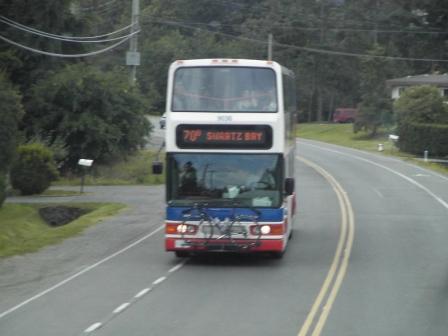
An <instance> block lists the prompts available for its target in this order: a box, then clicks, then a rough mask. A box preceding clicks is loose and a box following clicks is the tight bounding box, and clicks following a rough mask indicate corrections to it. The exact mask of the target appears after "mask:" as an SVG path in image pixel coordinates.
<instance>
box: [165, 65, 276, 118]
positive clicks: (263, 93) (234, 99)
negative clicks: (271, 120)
mask: <svg viewBox="0 0 448 336" xmlns="http://www.w3.org/2000/svg"><path fill="white" fill-rule="evenodd" d="M277 105H278V103H277V90H276V80H275V72H274V71H273V70H272V69H268V68H250V67H247V68H246V67H228V66H226V67H223V66H222V67H183V68H179V69H177V70H176V72H175V76H174V83H173V99H172V102H171V108H172V111H177V112H181V111H183V112H190V111H195V112H276V111H277Z"/></svg>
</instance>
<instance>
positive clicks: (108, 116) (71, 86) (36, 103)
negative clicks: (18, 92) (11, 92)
mask: <svg viewBox="0 0 448 336" xmlns="http://www.w3.org/2000/svg"><path fill="white" fill-rule="evenodd" d="M145 106H146V105H145V103H144V100H143V98H142V97H141V96H140V95H139V93H138V90H137V89H136V88H131V87H129V84H128V77H127V74H120V73H119V74H116V73H115V74H114V73H102V72H100V71H99V70H97V69H96V68H94V67H91V66H90V67H89V66H85V65H83V64H78V65H69V66H67V67H66V68H65V69H64V70H63V71H61V72H59V73H56V74H54V75H52V76H50V77H48V78H46V79H44V80H42V81H40V82H39V83H37V84H36V85H35V86H34V87H33V90H32V99H31V100H30V103H29V104H28V106H27V111H28V112H27V114H26V115H25V117H24V122H23V123H22V127H23V128H24V130H25V132H26V135H27V136H28V137H33V136H36V135H40V136H42V137H44V138H50V139H52V140H56V139H63V140H64V141H65V144H66V147H67V150H68V157H67V162H66V164H65V168H74V167H75V166H76V163H77V161H78V160H79V159H80V158H88V159H93V160H95V161H96V162H106V161H108V160H110V159H113V158H123V157H126V156H127V155H128V154H130V153H132V152H133V151H135V150H137V149H138V148H141V147H142V146H143V145H144V144H145V141H146V140H145V139H146V136H148V134H149V132H150V129H151V127H150V124H149V121H148V120H147V119H146V118H145V116H144V111H145Z"/></svg>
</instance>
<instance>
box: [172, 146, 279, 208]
mask: <svg viewBox="0 0 448 336" xmlns="http://www.w3.org/2000/svg"><path fill="white" fill-rule="evenodd" d="M167 171H168V176H167V184H168V189H167V199H168V202H169V204H170V205H172V206H192V205H193V204H194V203H198V202H204V203H207V204H208V205H209V206H220V207H269V208H270V207H279V206H280V205H281V202H282V197H281V193H282V183H281V181H282V180H283V176H282V172H283V160H282V156H281V155H279V154H211V153H210V154H201V155H197V154H191V153H188V154H180V153H176V154H169V156H168V170H167Z"/></svg>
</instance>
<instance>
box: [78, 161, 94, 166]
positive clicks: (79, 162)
mask: <svg viewBox="0 0 448 336" xmlns="http://www.w3.org/2000/svg"><path fill="white" fill-rule="evenodd" d="M78 164H79V165H80V166H84V167H91V166H92V164H93V160H89V159H79V161H78Z"/></svg>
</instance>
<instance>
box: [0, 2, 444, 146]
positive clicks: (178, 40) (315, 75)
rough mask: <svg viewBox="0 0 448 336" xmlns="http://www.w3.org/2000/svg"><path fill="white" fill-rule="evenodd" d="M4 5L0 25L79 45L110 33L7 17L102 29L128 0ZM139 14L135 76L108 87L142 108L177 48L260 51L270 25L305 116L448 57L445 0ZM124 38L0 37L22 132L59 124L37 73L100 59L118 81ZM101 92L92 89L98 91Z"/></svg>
mask: <svg viewBox="0 0 448 336" xmlns="http://www.w3.org/2000/svg"><path fill="white" fill-rule="evenodd" d="M24 9H25V10H24ZM0 13H1V15H2V16H1V20H0V26H1V29H0V30H1V32H2V34H1V35H2V36H3V37H6V38H8V39H10V40H12V41H15V42H17V43H20V44H23V45H26V46H29V47H32V48H35V49H39V50H45V51H47V52H52V53H59V54H79V53H89V52H92V51H94V50H98V49H101V48H104V47H106V46H108V45H111V44H113V43H114V42H108V43H103V44H87V43H84V44H82V43H73V42H66V41H61V40H56V39H54V38H52V37H48V36H45V35H35V34H30V33H29V32H27V31H23V30H20V29H18V28H17V26H14V25H10V24H7V23H8V22H9V21H7V22H6V23H5V19H6V20H13V21H15V22H17V23H20V24H22V25H24V26H26V27H32V28H34V29H37V30H39V31H43V32H47V33H51V34H58V35H65V36H100V35H102V34H104V33H108V32H112V31H115V30H117V29H119V28H121V27H124V26H127V25H129V24H130V22H131V21H130V20H131V1H122V0H73V1H70V0H63V1H51V0H42V1H39V2H35V1H29V0H14V1H12V0H3V1H2V2H1V3H0ZM139 19H140V29H141V32H140V34H139V37H138V49H139V51H140V52H141V65H140V66H139V67H138V71H137V85H136V86H135V87H134V88H130V87H127V86H126V85H125V84H123V87H122V88H119V87H117V85H116V86H115V88H114V89H115V90H118V91H119V90H121V89H123V90H127V89H129V90H133V92H134V93H135V95H138V96H139V97H138V99H139V101H140V103H139V104H140V105H141V106H140V105H139V104H137V105H138V106H140V107H139V108H141V109H143V110H144V112H146V113H147V112H151V111H153V112H157V113H161V111H162V110H163V109H164V102H165V86H166V72H167V68H168V65H169V64H170V62H172V61H173V60H175V59H187V58H214V57H231V58H255V59H266V58H267V49H268V48H267V40H268V35H269V34H272V35H273V38H274V47H273V56H274V57H273V58H274V60H276V61H278V62H280V63H281V64H283V65H285V66H287V67H289V68H290V69H292V70H294V71H295V72H296V74H297V84H298V91H299V92H298V95H299V110H300V119H301V120H302V121H315V120H319V121H324V120H328V119H329V118H331V113H332V111H334V109H335V108H336V107H354V106H358V105H359V104H360V103H361V102H364V103H365V104H367V105H368V104H369V101H376V100H378V99H379V98H378V97H372V95H373V94H376V95H377V96H381V95H383V91H384V87H383V86H384V83H383V81H384V80H385V79H388V78H393V77H401V76H406V75H415V74H423V73H435V72H439V73H444V72H447V71H448V62H443V61H440V60H446V59H448V57H447V56H448V29H447V28H448V2H447V1H445V0H419V1H416V0H415V1H414V0H412V1H409V0H264V1H259V0H244V1H243V0H240V1H239V0H195V1H192V0H140V17H139ZM128 31H129V30H126V31H124V32H121V33H120V34H121V35H123V34H127V33H128ZM120 34H118V35H120ZM115 36H117V35H115ZM127 48H128V43H124V44H123V45H121V46H119V47H117V48H114V49H113V50H111V51H109V52H107V53H102V54H99V55H96V56H90V57H78V58H59V57H52V56H47V55H40V54H38V53H36V52H33V51H29V50H24V49H22V48H20V47H17V46H14V45H11V44H10V43H7V42H5V41H4V40H0V62H1V63H0V64H1V70H0V71H1V72H2V73H3V75H2V78H3V77H4V78H6V79H7V80H9V81H10V82H11V83H12V84H13V85H14V87H15V88H16V89H17V90H18V93H19V94H20V95H21V97H22V104H23V106H24V110H25V115H24V117H23V118H22V124H21V129H22V130H23V131H24V136H25V137H32V136H35V135H36V133H39V130H42V129H43V130H44V131H45V132H46V133H51V128H52V127H56V128H57V127H58V126H59V125H60V124H59V122H60V120H59V119H58V118H61V116H55V117H54V118H53V119H52V121H51V122H50V123H48V124H45V125H40V124H39V122H38V121H39V120H41V116H42V115H43V114H45V113H46V111H47V110H46V109H47V107H48V106H47V105H48V104H51V101H42V99H40V98H38V97H36V96H35V95H36V94H42V92H43V91H45V90H51V87H52V86H51V85H50V84H49V83H43V82H44V81H47V82H48V81H51V82H52V83H58V85H69V84H68V83H72V84H70V85H74V84H73V83H77V75H78V72H79V71H80V70H79V69H82V68H83V67H85V69H86V73H88V74H94V75H91V76H97V72H98V71H99V72H102V73H107V74H108V77H107V79H99V78H98V79H97V82H98V83H105V85H107V83H108V81H110V78H112V77H115V78H116V80H117V81H123V82H126V81H127V76H128V72H129V70H128V69H127V68H126V66H125V52H126V50H127ZM362 55H376V56H387V57H390V58H370V57H366V56H362ZM393 58H401V59H400V60H397V59H393ZM68 68H69V70H67V69H68ZM92 68H94V69H95V70H93V69H92ZM81 72H82V71H81ZM111 75H113V76H112V77H111ZM68 77H70V78H71V79H70V80H68V79H67V81H65V80H64V79H65V78H68ZM86 88H88V86H82V85H81V86H80V87H79V88H78V89H79V90H82V89H86ZM69 92H72V91H70V90H66V94H69ZM80 94H81V95H82V94H83V93H82V92H81V93H80ZM100 94H101V93H95V94H91V95H92V96H95V97H97V98H98V95H100ZM47 96H49V97H50V98H49V99H53V100H54V99H56V98H57V95H52V94H47ZM55 97H56V98H55ZM382 98H384V97H382ZM83 103H84V104H86V105H88V102H86V101H83ZM97 103H98V104H99V105H101V102H97ZM137 105H136V106H137ZM367 105H366V106H367ZM369 106H370V105H369ZM370 107H371V106H370ZM374 108H376V106H374ZM386 119H387V118H386ZM30 123H32V125H30ZM36 123H37V124H36ZM76 127H77V126H76ZM76 127H75V128H76ZM104 127H106V126H104ZM106 128H107V127H106ZM141 131H142V132H143V130H141ZM45 132H44V133H45ZM142 132H140V133H142ZM41 133H42V132H41ZM43 135H44V136H46V135H48V134H43ZM75 138H76V137H75ZM125 142H126V141H125ZM122 143H123V142H122ZM107 146H109V144H106V147H107ZM131 147H132V146H131ZM134 147H135V146H134ZM95 150H96V151H97V152H102V151H103V147H102V146H100V145H98V144H97V146H96V149H95Z"/></svg>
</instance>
